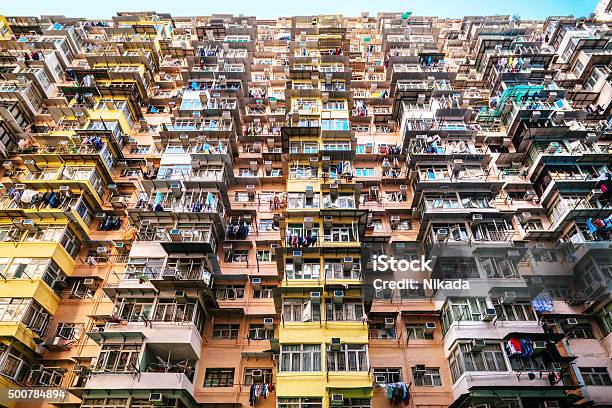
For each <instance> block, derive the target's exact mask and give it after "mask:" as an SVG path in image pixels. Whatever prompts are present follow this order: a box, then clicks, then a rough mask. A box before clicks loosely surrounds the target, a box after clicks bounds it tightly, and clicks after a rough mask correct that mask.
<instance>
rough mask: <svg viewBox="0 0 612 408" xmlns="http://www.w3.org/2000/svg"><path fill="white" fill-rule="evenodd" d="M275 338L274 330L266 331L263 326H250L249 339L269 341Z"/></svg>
mask: <svg viewBox="0 0 612 408" xmlns="http://www.w3.org/2000/svg"><path fill="white" fill-rule="evenodd" d="M273 338H274V329H266V328H265V327H264V325H263V324H251V325H249V339H251V340H268V339H273Z"/></svg>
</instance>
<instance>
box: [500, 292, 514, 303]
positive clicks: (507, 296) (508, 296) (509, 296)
mask: <svg viewBox="0 0 612 408" xmlns="http://www.w3.org/2000/svg"><path fill="white" fill-rule="evenodd" d="M515 300H516V292H504V294H503V296H501V297H500V299H499V301H500V303H501V304H502V305H510V304H512V303H514V301H515Z"/></svg>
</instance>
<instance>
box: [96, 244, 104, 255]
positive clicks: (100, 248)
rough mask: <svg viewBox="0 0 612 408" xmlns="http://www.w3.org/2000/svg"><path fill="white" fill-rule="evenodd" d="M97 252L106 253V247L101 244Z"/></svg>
mask: <svg viewBox="0 0 612 408" xmlns="http://www.w3.org/2000/svg"><path fill="white" fill-rule="evenodd" d="M96 253H98V254H105V253H106V247H103V246H99V247H98V248H96Z"/></svg>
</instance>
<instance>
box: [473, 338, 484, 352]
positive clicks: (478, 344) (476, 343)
mask: <svg viewBox="0 0 612 408" xmlns="http://www.w3.org/2000/svg"><path fill="white" fill-rule="evenodd" d="M486 345H487V343H486V342H485V341H484V339H473V340H472V342H471V343H470V352H471V353H479V352H481V351H482V350H483V349H484V348H485V346H486Z"/></svg>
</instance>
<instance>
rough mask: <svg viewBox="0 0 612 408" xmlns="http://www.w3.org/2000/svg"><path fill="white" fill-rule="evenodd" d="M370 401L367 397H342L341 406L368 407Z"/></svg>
mask: <svg viewBox="0 0 612 408" xmlns="http://www.w3.org/2000/svg"><path fill="white" fill-rule="evenodd" d="M371 406H372V405H371V402H370V399H369V398H344V401H342V408H370V407H371Z"/></svg>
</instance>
